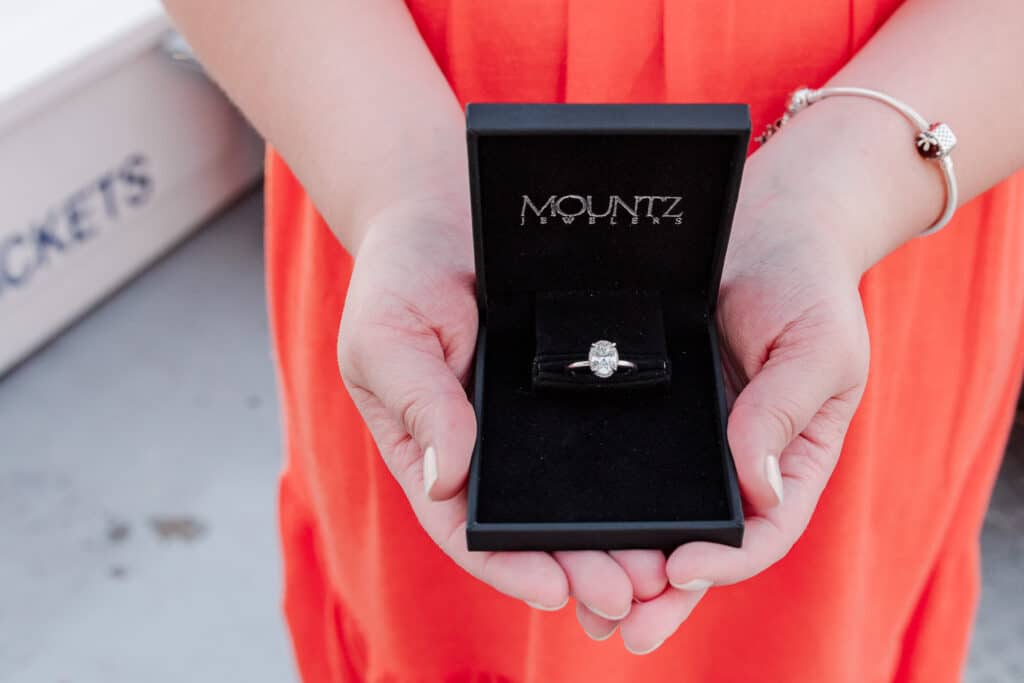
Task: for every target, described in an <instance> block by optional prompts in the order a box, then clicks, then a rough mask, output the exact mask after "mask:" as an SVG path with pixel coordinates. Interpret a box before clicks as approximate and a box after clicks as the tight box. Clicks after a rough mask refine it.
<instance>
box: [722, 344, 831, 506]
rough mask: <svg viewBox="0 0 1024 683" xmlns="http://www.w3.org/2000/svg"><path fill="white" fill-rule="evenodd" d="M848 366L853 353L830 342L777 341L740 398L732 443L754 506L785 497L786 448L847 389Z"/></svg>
mask: <svg viewBox="0 0 1024 683" xmlns="http://www.w3.org/2000/svg"><path fill="white" fill-rule="evenodd" d="M850 366H851V363H850V359H849V357H847V356H846V355H845V354H842V353H837V352H835V348H834V347H832V346H830V345H827V344H821V343H816V344H815V345H814V346H813V347H811V348H805V349H800V348H792V347H786V346H785V345H783V346H779V347H776V348H775V349H773V350H772V352H771V354H770V355H769V357H768V360H767V361H766V362H765V364H764V365H763V366H762V367H761V369H760V370H759V371H758V372H757V373H756V374H755V375H754V376H753V378H751V380H750V382H749V383H748V384H747V386H746V387H745V388H744V389H743V391H741V392H740V394H739V396H737V397H736V402H735V403H734V404H733V408H732V412H731V413H730V415H729V424H728V438H729V447H730V448H731V449H732V454H733V459H734V460H735V462H736V470H737V473H738V475H739V480H740V487H741V488H742V490H743V494H744V497H745V498H746V499H747V501H749V502H750V503H751V504H752V505H753V506H754V508H755V509H756V510H760V511H764V510H767V509H769V508H772V507H774V506H775V505H777V504H779V503H781V502H782V499H783V497H784V492H783V482H782V472H781V470H780V468H779V460H780V458H781V456H782V453H783V451H784V450H785V449H786V447H787V446H789V444H790V443H791V442H792V441H793V440H794V439H796V438H797V437H798V436H800V434H801V433H802V432H803V431H804V429H806V428H807V426H808V424H809V423H810V422H811V420H812V419H813V418H814V416H815V415H816V414H817V413H818V411H820V410H821V408H822V406H823V405H824V404H825V402H826V401H828V400H829V399H830V398H832V397H833V396H837V395H839V394H841V393H842V392H843V391H845V390H846V389H848V388H849V386H848V385H849V384H851V383H850V382H848V381H846V380H847V375H848V374H850V373H848V372H847V371H848V370H849V369H850Z"/></svg>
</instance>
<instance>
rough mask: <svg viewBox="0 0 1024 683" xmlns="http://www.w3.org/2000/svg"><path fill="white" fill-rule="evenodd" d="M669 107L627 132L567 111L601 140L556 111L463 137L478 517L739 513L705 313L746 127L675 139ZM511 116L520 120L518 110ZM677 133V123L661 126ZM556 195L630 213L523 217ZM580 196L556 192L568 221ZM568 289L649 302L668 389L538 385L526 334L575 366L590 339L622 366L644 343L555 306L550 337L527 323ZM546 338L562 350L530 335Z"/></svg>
mask: <svg viewBox="0 0 1024 683" xmlns="http://www.w3.org/2000/svg"><path fill="white" fill-rule="evenodd" d="M737 110H738V109H730V111H731V112H732V113H733V114H736V112H737ZM495 111H496V113H495V115H494V116H493V117H491V118H490V119H489V120H498V121H499V122H500V117H501V116H503V115H504V112H505V110H500V111H499V110H495ZM509 111H512V110H509ZM652 111H654V110H652ZM678 111H681V110H669V109H665V108H663V109H661V110H658V112H654V113H655V114H657V115H658V116H660V117H661V119H663V120H664V121H667V123H666V124H665V126H664V127H667V128H669V129H666V130H660V129H659V130H653V129H648V130H646V131H644V133H643V134H635V133H634V132H633V131H629V130H621V129H615V128H616V126H619V127H621V125H620V124H621V121H620V120H618V119H616V117H618V116H619V114H620V113H622V114H623V115H627V116H633V114H635V113H636V111H633V112H629V111H626V110H621V111H620V110H604V109H598V108H593V109H592V110H590V111H582V114H586V115H587V116H591V115H593V116H591V118H592V119H594V118H596V119H597V120H598V122H599V123H600V120H601V119H602V117H610V118H608V120H609V121H612V124H613V125H612V126H611V128H613V129H614V130H612V129H609V130H608V131H604V132H602V130H601V129H600V126H598V128H597V129H590V130H587V131H586V132H585V133H577V132H574V131H573V126H574V125H575V119H574V118H573V116H572V115H569V116H562V114H563V113H564V112H562V111H559V112H556V114H557V115H558V116H556V117H555V118H556V119H557V120H556V121H555V123H554V126H553V128H552V129H551V130H545V129H544V125H546V122H545V121H541V122H540V123H539V124H538V129H540V130H541V132H539V133H537V132H531V131H524V132H523V133H522V134H515V133H514V132H513V133H512V134H510V133H509V131H508V130H498V132H497V133H495V134H479V135H476V137H474V138H471V154H472V155H473V156H472V159H473V164H474V169H473V174H472V175H473V182H474V188H473V189H474V201H475V205H474V227H475V238H476V247H477V279H478V288H479V296H480V303H481V335H483V337H482V340H483V346H482V348H483V351H482V353H480V354H478V357H477V372H478V380H477V387H478V391H479V392H480V394H479V395H477V396H476V402H477V409H478V411H479V413H480V425H479V426H480V443H479V444H478V450H477V451H476V453H475V456H474V457H475V463H474V467H475V468H476V469H475V473H476V476H477V477H478V479H477V482H476V487H477V488H476V491H477V498H476V511H475V512H476V517H475V521H476V522H479V523H530V522H541V523H542V522H676V521H710V520H729V519H732V518H733V517H734V516H736V515H738V514H739V511H738V510H734V509H733V507H732V505H731V502H730V501H735V500H736V492H735V486H736V485H735V479H734V475H732V470H731V463H730V462H729V460H728V458H729V454H728V449H727V447H726V444H725V443H724V437H723V433H724V432H723V429H722V422H723V420H724V409H723V403H722V400H721V391H722V389H721V375H720V369H719V368H718V367H716V360H717V354H716V348H715V346H714V345H715V343H716V342H715V339H714V328H713V323H712V319H713V310H714V301H715V296H716V293H717V286H718V277H719V273H720V269H721V264H722V259H723V256H724V249H725V243H726V238H727V233H728V229H729V223H730V220H731V212H732V208H733V207H732V202H734V200H735V189H736V185H737V183H738V177H739V167H738V163H741V162H742V158H743V150H745V148H746V133H745V132H744V131H743V130H741V129H742V126H743V125H746V126H749V123H748V122H747V121H746V118H745V117H746V111H745V109H743V110H742V114H743V117H744V118H743V119H742V120H739V118H740V117H739V116H738V114H737V115H736V116H735V117H734V119H733V120H734V121H738V122H737V123H736V127H735V130H732V129H730V130H725V129H724V128H727V127H723V129H722V130H697V129H687V121H686V120H685V118H686V116H685V114H686V112H682V113H681V114H679V115H677V114H676V113H675V112H678ZM715 111H717V110H709V109H699V108H693V109H692V112H696V114H694V116H696V117H697V120H699V121H711V122H717V121H718V120H719V119H718V118H716V117H717V114H716V113H715ZM721 111H722V112H724V114H723V116H724V115H725V114H728V113H729V112H726V111H725V109H723V110H721ZM608 112H610V113H608ZM582 114H581V115H582ZM646 115H647V114H646V113H641V114H640V115H639V119H638V120H640V121H641V122H643V121H645V119H644V117H645V116H646ZM489 116H490V114H489ZM511 116H513V117H516V116H522V117H524V118H523V120H527V119H529V117H531V116H533V112H532V110H530V109H528V108H527V109H523V110H521V111H519V110H517V111H512V114H511ZM680 116H682V118H681V119H680V118H679V117H680ZM481 118H483V117H481ZM541 118H543V117H541ZM584 118H585V117H584ZM726 118H728V117H726ZM677 124H678V126H679V128H680V130H678V131H673V130H670V128H671V127H672V126H675V125H677ZM499 127H500V126H499ZM513 128H514V126H513ZM524 128H528V126H525V124H524ZM648 128H650V127H648ZM737 160H739V162H738V161H737ZM569 195H572V196H574V197H581V198H587V199H586V200H587V201H591V202H592V203H593V205H594V206H597V207H599V208H600V207H607V206H610V202H611V198H612V197H615V196H617V197H622V198H625V199H624V200H623V201H625V202H627V203H629V202H634V203H633V204H632V206H633V207H634V209H635V213H636V215H637V219H636V220H632V215H631V214H630V212H629V211H625V212H624V213H621V214H620V216H619V217H618V218H619V220H611V219H610V218H609V217H603V218H597V219H594V220H588V216H587V215H582V216H580V217H578V218H574V219H572V220H569V221H566V220H563V218H564V216H562V215H561V214H559V215H555V214H549V212H548V210H546V209H545V210H542V211H541V216H538V215H537V213H536V212H534V211H533V210H532V209H530V210H529V211H527V208H526V207H527V205H525V204H524V199H523V198H524V196H526V197H529V198H531V202H532V203H533V205H534V206H538V207H542V206H544V205H545V202H546V199H547V198H549V197H552V196H554V197H562V196H569ZM637 197H647V198H654V201H653V202H651V201H648V200H646V199H641V200H637V199H636V198H637ZM664 197H668V198H673V197H679V198H680V199H679V201H678V202H676V201H675V200H672V199H670V200H663V199H661V198H664ZM582 204H583V202H582V201H581V200H580V199H569V200H566V201H565V202H563V207H567V208H568V209H569V210H570V212H573V211H575V210H576V209H577V208H578V207H580V206H581V205H582ZM670 204H673V205H677V206H675V208H676V209H678V211H670V212H668V213H672V214H676V213H678V214H679V215H680V216H681V217H680V218H678V219H674V218H665V217H664V216H663V215H662V214H664V213H666V211H665V209H666V207H668V206H669V205H670ZM548 206H550V205H548ZM599 213H600V211H599ZM541 218H543V219H544V220H541ZM656 218H657V219H658V220H655V219H656ZM566 291H573V292H577V293H580V292H583V293H586V296H592V297H595V301H598V300H599V299H600V297H602V296H604V297H607V298H608V301H609V302H610V303H611V304H614V305H619V306H621V303H622V297H623V296H634V295H635V293H636V292H645V294H644V296H647V297H652V299H650V300H651V301H653V302H654V304H655V305H654V306H653V308H646V309H645V310H648V311H650V310H657V309H660V311H661V319H660V320H659V323H661V324H663V330H662V331H661V332H658V333H656V334H661V335H662V336H663V339H664V346H665V352H666V355H667V357H668V359H669V361H670V363H671V380H670V382H669V384H668V386H667V387H662V388H661V389H660V390H657V391H655V390H651V388H650V387H643V388H637V389H621V390H616V391H593V392H590V391H574V392H568V391H565V392H562V391H538V390H536V389H535V387H534V386H533V384H532V371H533V368H532V366H533V360H534V356H535V353H536V352H537V345H538V340H540V343H541V345H542V346H543V345H544V344H545V343H547V342H550V343H551V345H552V348H554V347H557V346H560V345H561V344H562V343H563V342H564V343H566V345H568V346H571V347H573V348H577V349H578V351H579V355H580V357H581V359H582V358H585V356H586V352H587V348H588V347H589V344H590V343H591V342H593V341H595V340H597V339H601V338H607V339H611V340H612V341H616V342H617V343H618V345H619V349H620V352H621V354H622V357H623V358H624V359H628V349H630V348H632V347H637V348H644V349H646V350H647V351H650V350H652V349H655V350H656V349H657V346H658V345H657V344H656V343H654V341H653V339H652V337H651V335H652V332H651V330H652V329H654V328H653V327H652V326H651V325H649V324H647V323H645V322H644V321H643V320H642V318H643V315H641V316H640V319H638V320H637V321H634V323H635V324H627V323H625V322H623V325H620V326H619V327H616V326H615V324H614V322H612V323H609V318H603V319H602V318H601V316H588V315H582V314H578V313H579V312H578V311H577V312H576V313H575V314H574V313H573V312H571V311H570V312H568V313H567V314H566V318H565V321H564V324H565V326H564V327H559V328H558V329H554V328H552V331H551V332H549V331H548V330H539V331H538V330H537V329H536V327H535V324H536V321H537V320H538V318H537V311H536V304H537V300H538V297H539V298H540V300H541V302H542V305H545V302H547V303H550V297H551V296H552V293H558V292H566ZM631 293H632V294H631ZM616 297H618V299H616ZM616 302H617V303H616ZM645 306H646V304H645ZM642 308H643V307H642ZM620 310H621V308H620ZM641 313H642V312H641ZM626 317H627V318H628V316H626ZM540 319H541V320H550V316H549V315H546V314H542V315H541V316H540ZM556 327H557V326H556ZM551 334H554V335H557V336H558V337H559V338H560V340H555V339H553V338H550V336H545V335H551Z"/></svg>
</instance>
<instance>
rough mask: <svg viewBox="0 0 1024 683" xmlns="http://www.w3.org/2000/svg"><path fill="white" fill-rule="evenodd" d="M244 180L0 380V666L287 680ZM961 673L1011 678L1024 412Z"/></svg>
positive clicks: (272, 472) (266, 355)
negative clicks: (165, 253)
mask: <svg viewBox="0 0 1024 683" xmlns="http://www.w3.org/2000/svg"><path fill="white" fill-rule="evenodd" d="M261 221H262V216H261V206H260V196H259V195H258V194H253V195H251V196H249V197H248V198H246V199H245V200H244V201H243V202H241V203H240V204H238V205H237V206H235V207H234V208H233V209H231V210H230V211H228V212H227V213H226V214H224V215H223V216H221V217H220V218H219V219H217V220H216V221H214V223H213V224H212V225H211V226H209V227H207V228H206V229H204V230H203V231H202V232H201V233H200V234H199V235H197V236H196V237H195V238H193V239H192V240H191V241H189V242H188V243H186V244H185V245H184V246H183V247H181V248H180V249H178V250H177V251H176V252H175V253H173V254H172V255H171V256H170V257H168V258H167V259H165V260H163V261H162V262H160V263H159V264H157V265H156V266H155V267H154V268H152V269H151V270H150V271H148V272H147V273H146V274H145V275H143V276H142V277H140V278H139V279H138V280H136V281H135V282H133V283H132V284H131V285H130V286H128V287H127V288H126V289H124V290H123V291H122V292H120V293H119V294H118V295H116V296H115V297H113V298H112V299H111V300H109V301H108V302H106V303H105V304H104V305H102V306H101V307H99V308H98V309H97V310H95V311H94V312H93V313H92V314H90V315H89V316H87V317H86V318H85V319H83V320H82V321H81V322H79V323H78V324H77V325H75V326H74V327H73V328H72V329H70V330H69V331H68V332H67V333H66V334H64V335H63V336H61V337H60V338H59V339H58V340H56V341H55V342H54V343H52V344H51V345H49V346H48V347H46V348H45V349H44V350H43V351H42V352H40V353H39V354H37V355H36V356H34V357H33V358H31V359H30V360H29V361H28V362H26V363H25V364H23V365H22V366H21V367H20V368H18V369H16V370H15V371H14V372H13V373H11V374H10V375H8V376H7V377H6V378H2V379H0V683H137V682H139V681H146V682H147V683H165V682H166V683H170V682H175V683H177V682H183V681H188V682H189V683H193V682H195V683H206V682H208V681H209V682H211V683H212V682H221V681H245V682H246V683H271V682H273V683H279V682H287V681H294V680H295V673H294V671H293V665H292V662H291V656H290V651H289V645H288V641H287V637H286V633H285V630H284V626H283V623H282V620H281V616H280V612H279V602H280V597H279V596H280V590H279V580H280V560H279V558H278V546H277V536H276V532H277V529H276V518H275V514H274V498H275V485H276V478H277V474H278V471H279V468H280V443H281V435H280V430H279V426H278V415H277V408H276V403H275V396H274V391H275V387H274V376H273V367H272V363H271V356H270V346H269V341H268V338H267V330H266V315H265V310H264V296H263V279H262V253H261V249H262V240H261ZM1019 432H1020V433H1019V434H1018V435H1016V436H1015V439H1014V441H1013V444H1012V446H1011V453H1010V455H1009V457H1008V458H1007V461H1006V464H1005V466H1004V472H1003V476H1002V477H1001V478H1000V482H999V484H998V487H997V489H996V492H995V496H994V505H993V509H992V511H991V513H990V515H989V519H988V522H987V523H986V526H985V532H984V539H983V551H984V555H985V567H984V580H985V587H984V594H983V599H982V605H981V611H980V616H979V620H978V625H977V629H976V634H975V639H974V648H973V651H972V657H971V662H970V666H969V671H968V675H967V679H966V680H968V681H970V682H971V683H1011V682H1013V683H1019V682H1021V681H1024V647H1022V645H1024V423H1022V425H1021V428H1020V430H1019Z"/></svg>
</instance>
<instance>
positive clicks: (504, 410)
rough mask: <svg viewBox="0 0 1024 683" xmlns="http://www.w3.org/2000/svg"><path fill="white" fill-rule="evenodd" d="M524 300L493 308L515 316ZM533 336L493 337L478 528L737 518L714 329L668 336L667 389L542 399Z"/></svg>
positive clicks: (491, 332)
mask: <svg viewBox="0 0 1024 683" xmlns="http://www.w3.org/2000/svg"><path fill="white" fill-rule="evenodd" d="M527 299H528V297H527V296H526V295H522V296H520V297H514V298H512V299H508V300H496V299H492V301H491V306H492V307H493V308H494V309H497V310H500V311H501V312H502V313H508V314H510V315H513V316H515V315H516V313H514V309H520V310H522V309H523V308H528V307H529V305H530V304H529V302H528V301H527ZM499 316H500V314H499ZM532 337H533V333H532V330H530V329H529V328H525V329H522V330H521V331H520V332H519V333H518V334H517V333H516V331H515V330H510V329H507V328H505V329H502V330H501V331H500V332H499V331H498V330H495V329H488V330H487V351H486V355H487V360H486V366H485V367H484V393H483V397H482V398H483V421H482V424H481V428H482V436H481V444H480V451H479V457H480V463H479V466H480V469H479V473H480V481H479V494H478V496H479V498H478V503H477V504H478V509H477V519H478V520H479V521H480V522H582V521H591V522H598V521H641V520H643V521H673V520H717V519H727V518H729V516H730V514H731V513H730V510H729V507H728V497H727V494H726V487H725V484H726V482H725V468H724V466H723V460H722V458H723V448H722V443H721V440H720V437H719V434H720V430H719V426H718V422H717V421H718V419H719V414H718V410H719V408H718V403H717V398H716V396H717V394H716V388H715V377H714V369H713V358H712V351H711V342H710V336H709V331H708V329H707V328H703V329H701V328H697V327H693V328H690V330H689V334H685V335H677V336H675V337H674V338H672V339H670V340H669V349H668V352H669V357H670V359H671V361H672V367H673V372H672V383H671V386H670V387H669V389H668V391H650V390H648V389H638V390H627V391H621V392H604V391H602V392H593V393H586V392H572V393H556V392H538V391H534V390H533V389H532V387H531V378H530V361H531V359H532V355H533V339H532Z"/></svg>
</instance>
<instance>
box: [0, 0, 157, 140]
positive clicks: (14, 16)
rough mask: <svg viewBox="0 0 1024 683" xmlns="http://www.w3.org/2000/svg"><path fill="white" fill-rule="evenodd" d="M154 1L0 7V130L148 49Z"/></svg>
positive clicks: (153, 35)
mask: <svg viewBox="0 0 1024 683" xmlns="http://www.w3.org/2000/svg"><path fill="white" fill-rule="evenodd" d="M169 27H170V22H169V20H168V19H167V16H166V15H165V14H164V11H163V8H162V7H161V4H160V2H159V1H158V0H101V1H100V2H82V1H81V0H33V1H32V2H8V3H4V6H3V9H0V129H3V128H5V127H6V126H8V125H11V124H12V123H14V122H15V121H16V120H18V119H21V118H22V117H24V116H28V115H30V114H31V113H32V112H33V111H35V110H36V109H38V108H39V107H42V106H46V104H48V103H49V102H50V101H52V99H53V98H57V97H60V96H62V95H65V94H67V93H68V92H69V91H72V90H73V89H75V88H77V87H79V86H80V85H81V84H83V83H85V82H87V81H89V80H90V79H92V78H94V77H96V76H97V75H98V74H100V73H103V71H105V70H106V69H109V68H110V67H111V66H113V65H114V64H117V63H119V62H122V61H125V60H128V59H130V58H131V57H132V56H134V55H135V54H138V53H140V52H142V51H143V50H146V49H148V48H150V47H152V46H153V44H155V43H156V42H157V40H158V39H159V38H160V36H162V35H163V34H164V33H165V32H166V31H167V30H168V28H169Z"/></svg>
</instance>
